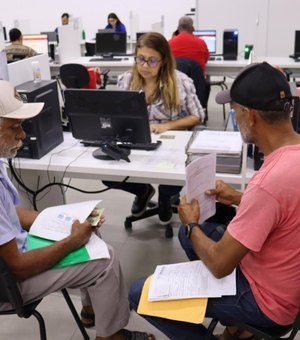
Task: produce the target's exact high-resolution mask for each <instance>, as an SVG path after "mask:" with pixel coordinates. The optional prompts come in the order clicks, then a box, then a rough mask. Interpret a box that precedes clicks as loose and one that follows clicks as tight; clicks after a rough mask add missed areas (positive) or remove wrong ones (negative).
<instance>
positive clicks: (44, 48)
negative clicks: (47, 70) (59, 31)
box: [23, 34, 48, 54]
mask: <svg viewBox="0 0 300 340" xmlns="http://www.w3.org/2000/svg"><path fill="white" fill-rule="evenodd" d="M23 44H24V45H25V46H28V47H31V48H32V49H34V50H35V51H36V52H37V53H39V54H44V53H45V54H48V36H47V34H24V35H23Z"/></svg>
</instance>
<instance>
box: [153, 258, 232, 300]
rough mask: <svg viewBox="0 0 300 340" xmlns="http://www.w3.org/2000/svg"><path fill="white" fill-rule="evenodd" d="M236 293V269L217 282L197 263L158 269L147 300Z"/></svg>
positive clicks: (204, 267)
mask: <svg viewBox="0 0 300 340" xmlns="http://www.w3.org/2000/svg"><path fill="white" fill-rule="evenodd" d="M235 294H236V280H235V270H234V272H233V273H231V274H230V275H228V276H226V277H225V278H222V279H216V278H215V277H214V276H213V274H212V273H211V272H210V271H209V270H208V268H207V267H206V266H205V264H204V263H203V262H202V261H200V260H199V261H192V262H184V263H177V264H169V265H160V266H157V267H156V269H155V272H154V274H153V277H152V280H151V283H150V289H149V296H148V300H149V301H161V300H178V299H191V298H199V297H201V298H202V297H221V296H222V295H235Z"/></svg>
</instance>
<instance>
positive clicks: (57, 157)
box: [13, 131, 245, 207]
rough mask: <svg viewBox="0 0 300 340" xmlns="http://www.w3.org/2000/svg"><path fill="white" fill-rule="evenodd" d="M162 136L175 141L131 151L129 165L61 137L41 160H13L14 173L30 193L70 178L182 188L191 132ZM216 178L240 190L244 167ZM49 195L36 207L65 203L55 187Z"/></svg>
mask: <svg viewBox="0 0 300 340" xmlns="http://www.w3.org/2000/svg"><path fill="white" fill-rule="evenodd" d="M162 135H168V136H173V137H174V138H173V139H172V138H167V139H162V141H163V143H162V145H161V146H160V147H159V148H158V149H157V150H155V151H140V150H134V151H132V153H131V155H130V156H129V158H130V160H131V162H130V163H127V162H125V161H123V160H121V161H114V160H112V161H103V160H98V159H95V158H93V157H92V151H93V150H95V148H93V147H84V146H83V145H82V144H80V143H79V141H78V140H75V139H74V138H73V137H72V135H71V134H70V133H64V137H65V140H64V142H63V143H62V144H60V145H59V146H57V147H56V148H55V149H53V150H52V151H51V152H49V153H48V154H47V155H45V156H44V157H42V158H41V159H39V160H34V159H26V158H15V159H14V160H13V164H14V168H15V169H16V171H17V173H20V174H21V177H22V180H23V182H24V183H25V184H26V185H27V186H28V187H29V188H31V189H33V190H36V189H37V188H41V187H42V186H44V185H45V184H48V183H49V182H50V181H53V179H54V178H55V181H56V182H60V181H62V182H66V183H69V179H72V178H81V179H97V180H100V179H101V180H103V179H109V180H116V181H120V180H123V179H124V178H125V177H126V176H130V179H129V181H131V182H141V183H157V184H171V185H184V183H185V161H186V158H187V156H186V153H185V147H186V144H187V143H188V141H189V139H190V137H191V135H192V132H190V131H168V132H166V133H163V134H162ZM154 138H158V136H154ZM243 163H245V162H243ZM216 177H217V179H223V180H224V181H226V182H227V183H231V184H237V185H239V186H240V187H241V188H242V189H243V187H244V183H245V166H244V167H243V170H242V172H241V174H238V175H232V174H217V176H216ZM71 184H72V183H71ZM19 191H21V192H22V190H19ZM51 191H52V195H51V193H50V194H48V193H47V195H45V197H44V199H43V201H42V202H41V201H39V207H46V206H49V205H56V204H62V203H63V202H64V199H62V195H61V192H60V190H59V189H58V187H54V188H53V190H52V189H51ZM21 196H22V202H23V205H24V206H30V204H29V202H28V197H27V194H26V193H25V194H23V195H21ZM41 196H43V195H42V194H41Z"/></svg>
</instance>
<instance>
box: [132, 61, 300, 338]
mask: <svg viewBox="0 0 300 340" xmlns="http://www.w3.org/2000/svg"><path fill="white" fill-rule="evenodd" d="M291 97H292V96H291V92H290V88H289V84H288V82H287V81H286V79H285V77H284V75H283V74H282V73H281V72H280V71H278V70H277V69H275V68H274V67H272V66H270V65H269V64H267V63H265V62H264V63H259V64H253V65H251V66H250V67H247V68H246V69H244V70H243V72H242V73H240V75H239V76H238V77H237V78H236V79H235V81H234V82H233V84H232V87H231V90H230V92H229V91H227V92H225V91H224V92H223V93H221V94H218V95H217V98H216V100H217V102H218V103H220V104H223V103H228V102H231V105H232V108H233V109H234V110H235V112H236V118H237V121H238V124H239V127H240V131H241V134H242V137H243V139H244V141H245V142H246V143H255V144H256V145H257V146H258V147H259V148H260V150H262V152H263V153H264V156H265V160H264V164H263V165H262V167H261V168H260V170H259V171H258V172H257V173H256V174H255V175H254V176H253V178H252V179H251V181H250V182H249V184H248V186H247V189H246V190H245V192H244V194H243V195H242V194H241V193H239V192H237V191H236V190H234V189H233V188H231V187H229V186H227V185H226V184H225V183H224V182H223V181H217V184H216V188H215V189H211V190H209V191H208V192H207V193H206V194H207V195H210V196H215V197H216V199H217V200H218V201H220V202H222V203H224V204H227V205H230V204H235V205H239V207H238V210H237V214H236V216H235V218H234V219H233V220H232V221H231V222H230V224H229V225H228V227H227V229H226V228H225V226H224V233H222V232H221V233H220V225H218V224H216V223H215V224H213V223H208V222H206V223H203V224H202V225H199V224H198V221H199V217H200V214H201V207H199V205H198V202H197V201H196V200H193V201H192V202H191V203H190V204H189V203H187V201H186V199H185V197H183V198H182V201H181V203H180V206H179V214H180V218H181V221H182V222H183V224H184V226H182V227H181V228H180V232H179V239H180V242H181V245H182V246H183V248H184V250H185V251H186V254H187V255H188V257H189V259H190V260H195V259H201V260H202V261H203V262H204V263H205V264H206V266H207V267H208V268H209V269H210V271H211V272H212V273H213V274H214V275H215V277H217V278H222V277H225V276H226V275H228V274H230V273H231V272H232V271H233V270H234V269H236V284H237V293H236V295H235V296H223V297H221V298H211V299H209V300H208V305H207V310H206V316H207V317H212V318H217V319H219V320H220V321H221V322H222V324H224V325H227V327H226V329H225V331H224V333H223V334H222V336H220V338H221V339H235V340H236V339H245V338H248V339H249V338H251V337H252V335H251V334H249V333H248V334H247V332H245V331H243V330H241V329H238V327H235V326H234V325H235V324H239V323H241V322H246V323H250V324H252V325H254V326H261V327H279V326H280V325H289V324H291V323H292V322H293V321H294V318H295V316H296V314H297V313H298V312H299V309H300V285H299V282H300V209H299V207H300V192H299V183H300V171H299V169H300V136H299V135H298V134H297V133H296V132H295V131H294V130H293V127H292V123H291V111H292V102H291V99H292V98H291ZM221 230H222V228H221ZM143 282H144V279H141V280H139V281H136V282H135V283H134V284H133V286H132V288H131V292H130V301H131V304H132V306H133V307H134V308H136V307H137V304H138V301H139V296H140V291H141V289H142V286H143ZM146 318H147V320H149V321H150V322H151V323H152V324H154V325H155V326H156V327H157V328H159V329H160V330H162V331H163V332H164V333H165V334H166V335H167V336H168V337H169V338H171V339H189V340H193V339H201V338H204V337H205V335H206V329H205V327H204V326H203V325H196V324H189V323H184V322H177V321H171V320H166V319H160V318H154V317H146Z"/></svg>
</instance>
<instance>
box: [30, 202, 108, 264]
mask: <svg viewBox="0 0 300 340" xmlns="http://www.w3.org/2000/svg"><path fill="white" fill-rule="evenodd" d="M100 202H101V201H99V200H97V201H87V202H80V203H73V204H65V205H59V206H55V207H50V208H47V209H45V210H43V211H42V212H41V213H40V214H39V215H38V217H37V218H36V219H35V221H34V223H33V224H32V226H31V228H30V232H29V235H28V249H29V250H31V249H37V248H42V247H46V246H48V245H50V244H52V243H54V242H55V241H59V240H62V239H63V238H65V237H67V236H69V235H70V233H71V228H72V223H73V221H74V220H75V219H78V220H79V221H80V222H81V223H83V222H84V220H86V219H88V218H89V216H90V214H91V212H92V211H93V210H94V208H95V207H96V206H97V205H98V204H99V203H100ZM98 212H99V213H101V209H100V210H98ZM101 258H105V259H109V258H110V255H109V252H108V248H107V245H106V244H105V242H104V241H102V240H101V238H100V237H98V236H97V235H96V234H95V233H92V235H91V237H90V240H89V242H88V243H87V244H86V245H85V246H83V247H81V248H79V249H77V250H75V251H74V252H72V253H70V254H68V255H67V256H66V257H64V258H63V259H62V260H61V261H60V262H58V263H57V264H56V265H55V266H54V267H53V268H59V267H64V266H69V265H73V264H76V263H80V262H85V261H90V260H95V259H101Z"/></svg>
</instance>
